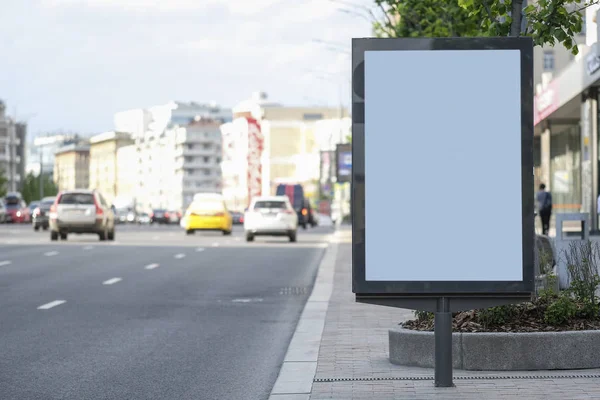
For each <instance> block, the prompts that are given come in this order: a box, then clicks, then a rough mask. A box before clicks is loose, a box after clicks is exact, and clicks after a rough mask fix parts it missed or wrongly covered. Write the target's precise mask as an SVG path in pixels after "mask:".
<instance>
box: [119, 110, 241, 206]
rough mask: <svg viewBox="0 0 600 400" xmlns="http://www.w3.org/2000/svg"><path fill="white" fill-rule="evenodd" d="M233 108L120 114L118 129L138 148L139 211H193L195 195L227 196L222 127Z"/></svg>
mask: <svg viewBox="0 0 600 400" xmlns="http://www.w3.org/2000/svg"><path fill="white" fill-rule="evenodd" d="M231 119H232V113H231V110H230V109H226V108H221V107H218V106H217V105H215V104H214V103H211V104H199V103H194V102H192V103H182V102H170V103H167V104H164V105H159V106H154V107H149V108H147V109H135V110H128V111H123V112H119V113H117V114H115V118H114V121H115V128H116V129H117V130H119V131H126V132H130V133H131V134H132V138H133V139H134V143H135V144H134V145H135V147H136V161H137V168H136V185H135V189H134V193H135V194H134V195H135V198H136V202H137V207H138V208H140V209H144V210H151V209H153V208H167V209H175V210H180V209H184V208H185V207H187V205H188V204H189V203H190V202H191V199H192V197H193V195H194V194H195V193H198V192H220V191H221V181H220V180H221V173H220V161H221V136H220V130H219V125H220V124H222V123H224V122H229V121H231Z"/></svg>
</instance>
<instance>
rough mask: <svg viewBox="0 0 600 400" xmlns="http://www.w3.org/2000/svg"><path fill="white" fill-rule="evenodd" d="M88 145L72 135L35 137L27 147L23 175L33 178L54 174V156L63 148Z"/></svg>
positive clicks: (85, 140) (54, 134)
mask: <svg viewBox="0 0 600 400" xmlns="http://www.w3.org/2000/svg"><path fill="white" fill-rule="evenodd" d="M79 143H82V144H89V143H88V142H87V139H85V138H83V137H81V136H79V135H77V134H74V133H51V134H46V135H42V136H37V137H36V138H34V139H33V140H31V141H30V142H29V143H28V145H27V163H26V165H25V173H26V174H29V173H32V174H33V175H35V176H38V175H39V174H40V171H42V172H43V173H44V175H46V174H47V175H50V176H51V177H52V175H53V173H54V155H55V154H56V153H57V152H58V151H59V150H60V149H62V148H63V147H65V146H69V145H72V144H79Z"/></svg>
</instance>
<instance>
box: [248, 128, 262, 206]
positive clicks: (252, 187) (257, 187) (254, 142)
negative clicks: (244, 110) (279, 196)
mask: <svg viewBox="0 0 600 400" xmlns="http://www.w3.org/2000/svg"><path fill="white" fill-rule="evenodd" d="M246 120H247V121H248V205H250V202H251V201H252V198H254V197H257V196H260V195H261V194H262V165H261V157H262V153H263V150H264V146H265V138H264V135H263V134H262V131H261V128H260V124H259V122H258V121H257V120H256V119H254V118H250V117H246Z"/></svg>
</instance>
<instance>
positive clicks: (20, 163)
mask: <svg viewBox="0 0 600 400" xmlns="http://www.w3.org/2000/svg"><path fill="white" fill-rule="evenodd" d="M26 135H27V125H25V124H21V123H15V121H13V120H12V119H11V118H9V117H8V116H7V115H6V106H5V105H4V103H3V102H2V101H0V173H2V174H4V176H5V177H6V179H7V184H6V187H5V188H4V189H5V190H6V191H9V192H15V191H18V190H20V189H21V184H22V182H23V181H24V179H25V162H26V160H25V147H26Z"/></svg>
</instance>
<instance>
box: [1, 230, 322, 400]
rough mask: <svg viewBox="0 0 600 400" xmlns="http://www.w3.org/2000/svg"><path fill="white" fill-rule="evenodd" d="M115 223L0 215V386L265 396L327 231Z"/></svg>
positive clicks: (97, 393)
mask: <svg viewBox="0 0 600 400" xmlns="http://www.w3.org/2000/svg"><path fill="white" fill-rule="evenodd" d="M117 228H118V230H117V240H116V241H115V242H114V243H111V242H99V241H98V238H97V236H89V235H80V236H78V235H71V236H69V239H68V240H67V241H59V242H50V240H49V233H48V232H33V230H32V229H31V226H29V225H0V305H1V307H0V321H2V322H1V323H0V343H2V346H1V350H0V352H1V353H0V388H1V391H2V395H1V397H2V398H5V399H15V400H16V399H27V400H36V399H40V400H42V399H43V400H50V399H63V400H65V399H77V400H80V399H128V400H134V399H144V400H149V399H182V400H183V399H267V398H268V395H269V393H270V390H271V388H272V386H273V384H274V382H275V380H276V378H277V374H278V372H279V367H280V365H281V362H282V360H283V357H284V355H285V352H286V350H287V346H288V344H289V341H290V339H291V336H292V334H293V331H294V329H295V326H296V323H297V321H298V318H299V316H300V313H301V311H302V308H303V306H304V303H305V302H306V300H307V298H308V296H309V294H310V290H311V288H312V284H313V280H314V277H315V273H316V270H317V267H318V263H319V261H320V259H321V257H322V255H323V253H324V250H325V247H326V246H327V244H326V243H327V240H328V236H329V234H330V233H331V229H330V228H315V229H308V230H306V231H301V232H299V236H298V243H289V242H288V241H287V240H286V239H285V238H262V237H261V238H257V239H256V241H255V242H253V243H246V242H245V240H244V237H243V232H242V231H241V229H240V228H237V229H235V231H234V234H233V235H232V236H230V237H227V236H223V235H221V234H220V233H204V234H196V235H194V236H186V235H185V234H184V232H183V230H182V229H181V228H179V227H177V226H169V227H167V226H163V227H157V226H151V227H137V226H118V227H117Z"/></svg>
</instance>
